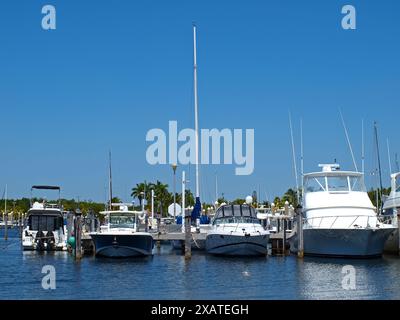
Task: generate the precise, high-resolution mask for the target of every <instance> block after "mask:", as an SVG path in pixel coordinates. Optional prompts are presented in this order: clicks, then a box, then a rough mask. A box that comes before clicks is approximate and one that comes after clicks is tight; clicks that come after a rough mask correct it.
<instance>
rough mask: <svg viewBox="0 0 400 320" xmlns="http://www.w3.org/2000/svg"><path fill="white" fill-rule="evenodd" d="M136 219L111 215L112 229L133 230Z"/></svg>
mask: <svg viewBox="0 0 400 320" xmlns="http://www.w3.org/2000/svg"><path fill="white" fill-rule="evenodd" d="M134 223H135V217H133V216H125V215H111V217H110V228H133V227H134Z"/></svg>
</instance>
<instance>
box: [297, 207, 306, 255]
mask: <svg viewBox="0 0 400 320" xmlns="http://www.w3.org/2000/svg"><path fill="white" fill-rule="evenodd" d="M302 209H303V208H302V207H301V206H299V207H297V209H296V211H297V239H298V250H297V256H298V257H299V258H304V234H303V212H302V211H303V210H302Z"/></svg>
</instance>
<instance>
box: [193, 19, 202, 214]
mask: <svg viewBox="0 0 400 320" xmlns="http://www.w3.org/2000/svg"><path fill="white" fill-rule="evenodd" d="M196 47H197V44H196V24H195V23H193V90H194V130H195V147H196V152H195V156H196V163H195V164H196V203H195V206H194V209H193V211H192V219H193V220H194V221H196V219H197V218H199V217H200V212H201V202H200V184H199V117H198V97H197V51H196Z"/></svg>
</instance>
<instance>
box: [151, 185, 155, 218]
mask: <svg viewBox="0 0 400 320" xmlns="http://www.w3.org/2000/svg"><path fill="white" fill-rule="evenodd" d="M153 220H154V189H151V225H152V226H153Z"/></svg>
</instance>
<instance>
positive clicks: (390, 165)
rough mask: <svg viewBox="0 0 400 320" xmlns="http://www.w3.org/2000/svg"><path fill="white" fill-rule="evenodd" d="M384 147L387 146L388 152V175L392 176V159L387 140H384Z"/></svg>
mask: <svg viewBox="0 0 400 320" xmlns="http://www.w3.org/2000/svg"><path fill="white" fill-rule="evenodd" d="M386 146H387V152H388V159H389V173H390V174H392V173H393V171H392V159H391V158H390V144H389V138H387V139H386Z"/></svg>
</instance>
